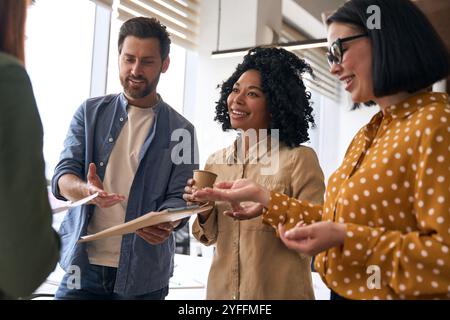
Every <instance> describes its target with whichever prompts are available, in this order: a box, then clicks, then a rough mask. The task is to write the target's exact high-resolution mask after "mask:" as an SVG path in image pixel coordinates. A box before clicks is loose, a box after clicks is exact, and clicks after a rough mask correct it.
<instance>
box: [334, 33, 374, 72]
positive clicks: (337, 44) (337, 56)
mask: <svg viewBox="0 0 450 320" xmlns="http://www.w3.org/2000/svg"><path fill="white" fill-rule="evenodd" d="M367 36H368V34H367V33H363V34H358V35H356V36H351V37H346V38H338V39H337V40H336V41H334V42H333V43H332V44H331V46H330V47H329V48H328V51H327V60H328V63H329V64H330V67H332V66H333V64H341V63H342V59H343V57H344V52H345V51H347V49H344V48H343V47H342V44H343V43H344V42H348V41H352V40H355V39H358V38H362V37H367Z"/></svg>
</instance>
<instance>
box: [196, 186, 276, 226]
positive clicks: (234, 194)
mask: <svg viewBox="0 0 450 320" xmlns="http://www.w3.org/2000/svg"><path fill="white" fill-rule="evenodd" d="M193 196H194V199H195V200H197V201H198V200H200V201H227V202H229V203H230V204H231V208H232V210H230V211H226V212H224V214H226V215H228V216H230V217H233V218H236V219H252V218H255V217H257V216H259V215H261V213H262V210H263V208H264V206H267V205H268V204H269V201H270V191H268V190H267V189H265V188H264V187H262V186H260V185H258V184H257V183H255V182H253V181H251V180H248V179H240V180H236V181H234V182H219V183H216V184H215V185H214V188H213V189H211V188H205V189H202V190H197V191H195V192H194V194H193ZM248 201H251V202H253V203H243V202H248Z"/></svg>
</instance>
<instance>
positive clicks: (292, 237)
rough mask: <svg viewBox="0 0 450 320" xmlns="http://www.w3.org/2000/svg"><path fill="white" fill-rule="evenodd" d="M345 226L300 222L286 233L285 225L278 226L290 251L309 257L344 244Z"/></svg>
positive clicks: (326, 222)
mask: <svg viewBox="0 0 450 320" xmlns="http://www.w3.org/2000/svg"><path fill="white" fill-rule="evenodd" d="M345 229H346V228H345V224H342V223H336V222H331V221H322V222H317V223H313V224H310V225H304V224H303V223H302V222H299V223H298V224H297V225H296V226H295V227H294V228H292V229H290V230H288V231H286V230H285V229H284V226H283V225H281V224H280V225H279V226H278V231H279V234H280V239H281V241H283V243H284V244H285V245H286V247H288V248H289V249H292V250H295V251H297V252H299V253H302V254H306V255H308V256H314V255H316V254H318V253H320V252H322V251H325V250H327V249H329V248H332V247H337V246H340V245H343V244H344V239H345Z"/></svg>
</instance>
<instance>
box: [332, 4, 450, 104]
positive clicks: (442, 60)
mask: <svg viewBox="0 0 450 320" xmlns="http://www.w3.org/2000/svg"><path fill="white" fill-rule="evenodd" d="M371 5H376V6H378V7H379V8H380V12H381V28H380V29H375V28H373V29H369V28H368V27H367V20H368V18H369V17H370V16H371V14H369V13H367V8H368V7H369V6H371ZM333 22H337V23H347V24H351V25H354V26H356V27H357V28H359V29H360V30H361V31H363V32H366V33H367V34H368V35H369V38H370V41H371V43H372V59H373V60H372V76H373V92H374V94H375V96H376V97H382V96H386V95H391V94H395V93H398V92H402V91H407V92H409V93H413V92H416V91H418V90H421V89H425V88H428V87H430V86H431V85H432V84H433V83H435V82H437V81H439V80H441V79H444V78H445V77H446V76H447V75H448V74H449V72H450V58H449V57H450V56H449V52H448V50H447V48H446V47H445V45H444V43H443V42H442V39H441V38H440V37H439V35H438V34H437V32H436V30H435V29H434V28H433V26H432V25H431V23H430V22H429V21H428V19H427V18H426V16H425V14H424V13H423V12H422V11H421V10H420V9H419V8H418V7H416V5H414V4H413V3H412V2H411V1H409V0H395V1H393V0H351V1H348V2H346V3H345V4H344V5H343V6H342V7H340V8H339V9H338V10H337V11H336V12H335V13H334V14H332V15H331V16H330V17H329V18H328V19H327V25H330V24H331V23H333Z"/></svg>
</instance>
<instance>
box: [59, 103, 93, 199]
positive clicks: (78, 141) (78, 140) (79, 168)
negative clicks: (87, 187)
mask: <svg viewBox="0 0 450 320" xmlns="http://www.w3.org/2000/svg"><path fill="white" fill-rule="evenodd" d="M85 110H86V105H85V103H84V104H83V105H81V106H80V107H79V108H78V110H77V111H76V112H75V115H74V116H73V118H72V121H71V123H70V127H69V131H68V133H67V136H66V139H65V141H64V149H63V151H62V152H61V156H60V159H59V162H58V164H57V165H56V168H55V173H54V175H53V178H52V192H53V194H54V196H55V197H56V198H57V199H60V200H67V199H66V198H64V197H63V196H62V195H61V193H60V191H59V187H58V180H59V178H61V176H63V175H65V174H69V173H70V174H74V175H76V176H78V177H79V178H80V179H83V180H84V179H85V177H84V169H85V163H84V162H85V152H86V139H85V138H86V130H85Z"/></svg>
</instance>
